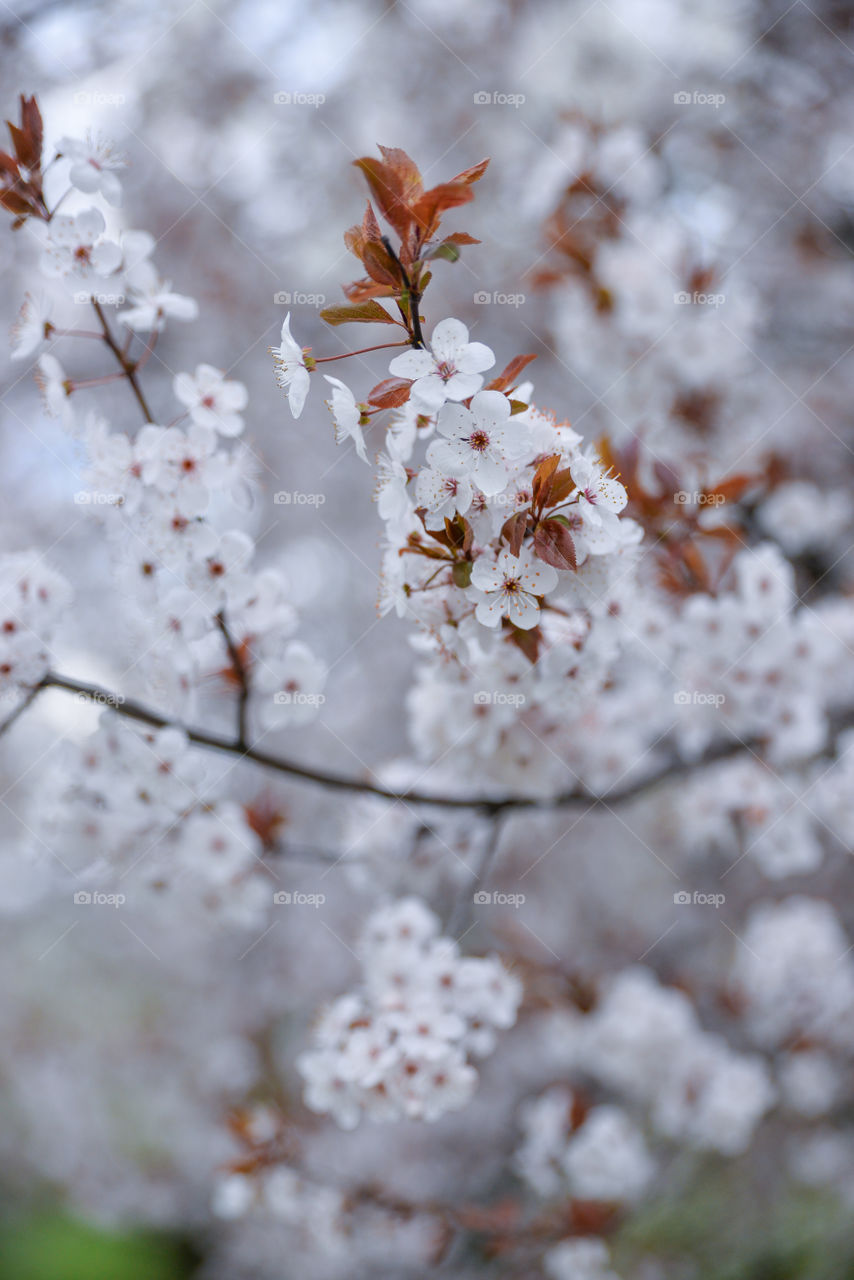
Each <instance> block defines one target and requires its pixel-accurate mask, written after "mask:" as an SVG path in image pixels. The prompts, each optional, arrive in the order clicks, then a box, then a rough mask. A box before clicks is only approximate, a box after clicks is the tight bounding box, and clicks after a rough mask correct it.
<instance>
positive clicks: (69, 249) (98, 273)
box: [42, 209, 122, 282]
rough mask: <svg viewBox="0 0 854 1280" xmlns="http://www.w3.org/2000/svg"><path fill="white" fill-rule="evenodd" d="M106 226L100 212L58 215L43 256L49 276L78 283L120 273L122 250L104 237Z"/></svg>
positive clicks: (93, 210)
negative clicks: (115, 272)
mask: <svg viewBox="0 0 854 1280" xmlns="http://www.w3.org/2000/svg"><path fill="white" fill-rule="evenodd" d="M105 228H106V223H105V222H104V215H103V214H102V213H101V211H100V210H99V209H84V210H83V212H82V213H78V214H76V215H72V214H58V215H57V216H56V217H55V218H54V219H53V220H52V222H51V223H50V226H49V228H48V234H47V243H46V245H45V250H44V254H43V255H42V270H43V271H44V273H45V275H46V276H67V277H72V278H73V279H74V280H75V281H81V282H85V281H89V280H95V279H102V278H103V277H104V276H108V275H111V274H112V272H114V271H117V270H118V268H119V267H120V266H121V262H122V251H121V249H120V248H119V246H118V245H117V244H115V243H114V242H113V241H112V240H107V239H105V238H104V230H105Z"/></svg>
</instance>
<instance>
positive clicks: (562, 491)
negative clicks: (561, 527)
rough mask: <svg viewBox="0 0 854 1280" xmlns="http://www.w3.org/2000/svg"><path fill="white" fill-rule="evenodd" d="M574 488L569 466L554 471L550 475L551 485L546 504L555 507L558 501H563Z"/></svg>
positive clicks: (574, 484)
mask: <svg viewBox="0 0 854 1280" xmlns="http://www.w3.org/2000/svg"><path fill="white" fill-rule="evenodd" d="M575 488H577V486H576V483H575V481H574V480H573V478H572V472H571V471H570V469H569V467H563V469H562V470H560V471H556V472H555V473H554V475H553V476H552V482H551V486H550V487H549V502H548V505H549V506H550V507H556V506H557V505H558V504H559V503H561V502H565V501H566V499H567V498H568V497H569V495H570V494H571V493H572V491H573V489H575Z"/></svg>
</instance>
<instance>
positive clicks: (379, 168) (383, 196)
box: [353, 156, 412, 239]
mask: <svg viewBox="0 0 854 1280" xmlns="http://www.w3.org/2000/svg"><path fill="white" fill-rule="evenodd" d="M353 163H354V164H355V165H356V167H357V168H359V169H361V170H362V173H363V174H364V175H365V179H366V181H367V183H368V186H369V188H370V191H371V195H372V196H373V197H374V199H375V201H376V203H377V208H378V209H379V211H380V213H381V214H382V216H383V217H384V218H385V220H386V222H388V224H389V225H390V226H392V227H394V229H395V231H396V232H397V234H398V235H399V236H400V238H401V239H404V238H405V237H406V235H407V234H408V232H409V228H410V227H411V226H412V213H411V211H410V209H409V205H408V204H407V200H406V195H405V190H404V184H403V180H402V178H401V176H400V174H399V173H398V172H397V171H396V170H395V169H394V167H393V166H391V165H388V164H386V163H384V161H382V160H375V159H374V158H373V156H362V157H361V159H359V160H354V161H353Z"/></svg>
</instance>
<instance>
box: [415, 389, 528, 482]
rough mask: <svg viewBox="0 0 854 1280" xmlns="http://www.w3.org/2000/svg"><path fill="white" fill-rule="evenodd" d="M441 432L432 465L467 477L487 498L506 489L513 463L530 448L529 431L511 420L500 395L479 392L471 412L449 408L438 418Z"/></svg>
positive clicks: (431, 455) (432, 448)
mask: <svg viewBox="0 0 854 1280" xmlns="http://www.w3.org/2000/svg"><path fill="white" fill-rule="evenodd" d="M438 432H439V435H440V436H441V437H443V438H442V439H437V440H434V441H433V442H432V444H431V445H430V448H429V450H428V453H427V461H428V462H429V463H430V465H431V466H432V467H438V468H440V469H444V470H445V471H447V472H449V473H450V474H451V475H461V476H467V477H468V479H469V480H472V481H473V482H474V483H475V484H476V485H477V486H478V488H479V489H480V490H481V491H482V492H483V493H485V494H486V495H487V497H492V496H493V495H494V494H496V493H500V492H501V490H502V489H504V488H505V487H506V485H507V483H508V481H509V479H510V464H511V462H513V461H515V460H517V459H519V458H521V457H522V456H523V455H524V454H525V453H526V452H527V450H528V448H529V446H530V431H529V428H528V427H527V426H526V425H525V424H524V423H522V422H514V421H513V420H512V418H511V414H510V402H509V400H508V399H507V397H506V396H504V395H502V394H501V392H500V391H480V392H478V394H477V395H476V396H475V397H474V398H473V400H472V402H471V408H469V409H466V408H465V407H464V406H463V405H457V404H449V405H446V406H445V407H444V409H443V410H442V412H441V413H440V415H439V423H438Z"/></svg>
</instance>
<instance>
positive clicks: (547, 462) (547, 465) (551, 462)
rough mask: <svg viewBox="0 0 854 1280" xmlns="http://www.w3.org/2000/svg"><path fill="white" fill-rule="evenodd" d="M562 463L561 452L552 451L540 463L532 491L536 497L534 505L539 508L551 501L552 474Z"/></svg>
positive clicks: (535, 473)
mask: <svg viewBox="0 0 854 1280" xmlns="http://www.w3.org/2000/svg"><path fill="white" fill-rule="evenodd" d="M559 465H560V454H559V453H552V454H549V456H548V457H547V458H543V460H542V462H541V463H540V465H539V466H538V467H537V469H536V471H535V472H534V479H533V482H532V484H531V493H532V495H533V498H534V506H535V507H536V508H537V509H538V510H540V511H541V510H542V509H543V507H544V506H546V505H547V503H548V501H549V495H550V492H551V484H552V476H553V475H554V474H555V472H556V471H557V469H558V467H559Z"/></svg>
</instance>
